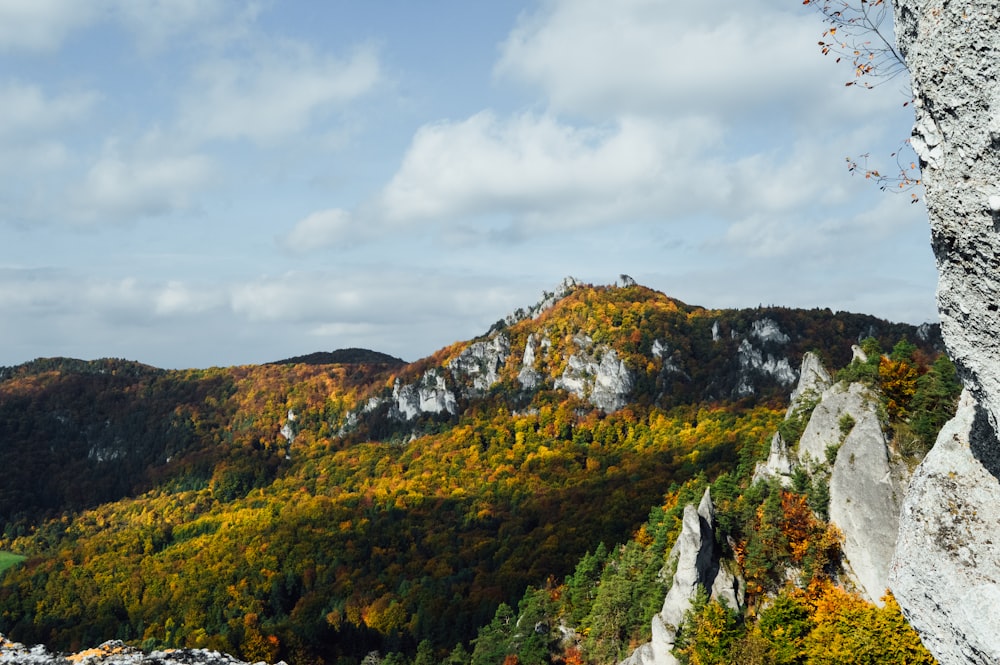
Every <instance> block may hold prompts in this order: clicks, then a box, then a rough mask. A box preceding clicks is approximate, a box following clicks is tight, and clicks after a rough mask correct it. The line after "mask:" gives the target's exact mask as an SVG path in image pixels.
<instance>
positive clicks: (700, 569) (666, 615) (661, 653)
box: [621, 490, 744, 665]
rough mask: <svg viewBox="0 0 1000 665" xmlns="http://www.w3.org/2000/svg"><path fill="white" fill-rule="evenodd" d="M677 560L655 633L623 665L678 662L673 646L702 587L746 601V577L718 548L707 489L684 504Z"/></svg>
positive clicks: (730, 601) (724, 598) (670, 560)
mask: <svg viewBox="0 0 1000 665" xmlns="http://www.w3.org/2000/svg"><path fill="white" fill-rule="evenodd" d="M674 564H676V572H675V573H674V576H673V580H672V583H671V585H670V590H669V591H668V592H667V597H666V598H665V599H664V600H663V608H662V609H661V610H660V611H659V613H657V614H656V615H654V616H653V622H652V623H653V626H652V628H653V637H652V640H651V641H650V642H647V643H646V644H643V645H642V646H640V647H638V648H637V649H636V650H635V651H633V652H632V655H630V656H629V657H628V658H627V659H625V660H624V661H622V663H621V665H677V663H678V660H677V659H676V658H675V657H674V655H673V653H671V650H672V649H673V647H674V640H675V639H676V637H677V629H678V627H679V626H680V625H681V624H682V623H683V621H684V614H685V613H686V612H687V611H688V610H689V609H690V608H691V602H692V600H693V599H694V597H695V594H697V593H698V588H699V587H702V588H704V589H705V591H706V592H708V593H709V595H710V597H711V598H714V599H717V600H719V601H720V602H723V603H725V604H726V605H728V606H729V607H731V608H734V609H737V608H740V607H742V605H743V600H744V599H743V581H742V580H741V579H739V578H738V577H735V576H734V575H733V574H732V573H731V572H730V571H729V569H728V568H726V566H725V562H723V561H721V560H720V559H719V558H718V556H717V555H716V551H715V507H714V506H713V505H712V496H711V494H710V493H709V490H705V494H704V495H703V496H702V499H701V503H699V504H698V507H697V508H695V507H694V505H693V504H688V505H687V506H685V507H684V520H683V523H682V526H681V533H680V536H678V537H677V542H676V543H675V544H674V547H673V549H672V550H670V554H669V555H668V557H667V566H668V567H669V566H671V565H674Z"/></svg>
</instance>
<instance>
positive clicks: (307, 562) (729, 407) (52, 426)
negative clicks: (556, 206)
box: [0, 282, 940, 664]
mask: <svg viewBox="0 0 1000 665" xmlns="http://www.w3.org/2000/svg"><path fill="white" fill-rule="evenodd" d="M446 333H447V331H443V333H442V334H443V335H445V334H446ZM868 337H873V338H876V339H877V345H881V348H882V349H884V350H886V351H888V350H889V349H892V348H893V347H894V345H895V344H897V343H898V342H899V341H900V340H901V339H906V340H909V342H910V343H912V345H913V347H914V350H913V354H914V355H915V356H916V357H918V358H920V360H919V362H918V363H917V364H918V365H919V366H920V367H926V366H927V365H928V364H929V363H930V362H931V361H932V360H933V359H934V358H935V357H936V356H937V354H938V353H939V350H940V330H939V328H938V327H937V326H928V325H925V326H920V327H916V326H910V325H906V324H894V323H890V322H887V321H883V320H881V319H878V318H876V317H872V316H868V315H860V314H850V313H844V312H836V313H835V312H831V311H830V310H825V309H824V310H820V309H815V310H798V309H787V308H780V307H760V308H752V309H743V310H708V309H705V308H702V307H697V306H692V305H687V304H685V303H682V302H679V301H677V300H674V299H671V298H669V297H667V296H666V295H664V294H662V293H659V292H657V291H654V290H652V289H648V288H645V287H642V286H640V285H637V284H634V283H631V282H629V283H626V284H625V285H624V286H594V285H588V284H579V283H576V282H572V283H568V284H567V285H565V288H563V289H562V290H561V291H560V292H558V293H556V294H546V296H545V297H544V298H543V300H542V302H540V303H538V304H537V305H535V306H532V307H529V308H526V309H523V310H519V311H518V312H516V313H515V314H514V315H512V316H510V317H507V318H506V319H504V320H501V321H500V322H498V323H497V325H495V326H494V327H493V328H492V329H491V330H489V331H487V332H486V333H485V334H484V335H483V336H481V337H479V338H476V339H474V340H468V341H464V342H457V343H455V344H452V345H450V346H448V347H446V348H443V349H441V350H439V351H438V352H436V353H434V354H432V355H431V356H429V357H427V358H423V359H420V360H418V361H416V362H413V363H405V362H403V361H402V360H400V359H399V358H393V357H392V356H388V355H386V354H382V353H378V352H375V351H370V350H365V349H343V350H339V351H333V352H319V353H314V354H309V355H305V356H300V357H296V358H289V359H287V360H282V361H278V362H276V363H269V364H265V365H255V366H240V367H228V368H220V367H215V368H210V369H203V370H184V371H176V370H159V369H155V368H150V367H146V366H143V365H139V364H137V363H130V362H126V361H118V360H102V361H92V362H84V361H75V360H71V359H47V360H39V361H34V362H32V363H28V364H26V365H22V366H18V367H12V368H0V467H2V468H3V469H4V479H3V482H2V483H0V551H10V552H14V553H16V554H18V555H22V556H25V557H27V558H26V560H25V561H24V563H22V564H20V565H19V566H16V567H14V568H12V569H9V570H7V571H5V572H4V574H3V576H2V577H0V633H3V634H6V635H8V636H10V637H12V638H13V639H15V640H17V641H22V642H25V643H35V642H46V643H47V644H48V645H49V646H50V647H52V648H57V649H61V650H67V649H73V648H76V645H80V644H98V643H100V642H102V641H103V640H105V639H109V638H115V637H117V638H120V639H123V640H126V641H128V642H129V643H131V644H134V645H143V646H145V647H147V648H161V647H182V646H187V647H205V648H212V649H218V650H220V651H228V652H235V653H241V654H242V655H243V656H244V657H245V658H246V659H247V660H251V661H255V660H268V661H274V660H277V659H278V658H284V659H286V660H288V661H289V662H316V663H334V662H340V663H344V664H347V663H354V664H356V663H358V662H360V661H361V659H362V658H364V657H365V656H366V654H369V653H371V652H373V651H379V652H381V653H383V654H385V653H388V652H406V653H410V654H412V653H415V652H416V650H417V646H418V644H420V643H421V642H423V641H427V643H428V644H430V645H431V647H432V648H433V650H434V652H435V653H436V654H437V655H438V656H442V655H443V652H445V651H446V650H449V649H451V648H452V647H453V646H454V645H455V644H456V643H459V642H461V643H462V644H465V645H470V644H471V643H470V640H471V639H472V638H474V637H475V636H476V633H477V630H478V628H479V627H480V626H483V625H485V624H487V623H489V622H490V618H491V617H493V616H494V613H495V612H496V611H497V609H498V607H500V606H501V605H500V604H501V603H516V601H517V599H518V598H520V597H521V596H522V594H523V593H524V592H525V589H526V588H527V587H528V586H529V585H534V586H535V587H536V588H541V587H544V586H545V585H547V584H550V583H552V584H554V583H555V582H556V581H557V580H558V579H560V578H561V577H562V576H564V575H567V574H568V573H570V572H572V570H573V568H574V566H575V565H576V563H577V562H578V561H579V560H580V557H581V556H583V555H584V554H585V553H587V552H588V551H590V552H594V551H595V548H597V547H598V545H599V544H601V543H604V544H605V545H607V546H609V547H610V546H612V545H614V544H615V543H624V542H627V541H629V540H630V539H631V538H632V537H633V536H634V535H635V534H636V530H637V529H640V527H642V526H643V524H644V522H645V521H646V520H647V519H649V517H650V514H651V509H654V508H657V509H659V508H658V507H662V506H664V505H666V504H664V495H665V494H666V493H668V492H673V493H674V494H673V499H671V500H670V501H671V502H672V503H670V506H674V507H677V506H678V505H679V506H680V507H679V508H678V511H679V510H682V509H683V503H682V502H681V503H680V504H678V503H677V502H678V497H677V495H676V491H677V488H679V487H681V486H684V487H691V488H694V487H695V486H696V485H697V486H698V487H702V488H703V486H704V484H705V483H706V482H712V481H713V480H714V479H717V478H719V477H721V476H727V474H728V476H727V477H729V478H730V479H731V480H730V484H731V485H734V486H733V487H731V488H730V492H731V493H736V492H737V489H738V488H737V487H736V486H735V483H737V482H739V483H744V482H745V481H746V480H748V479H749V476H750V474H751V473H752V471H753V468H754V464H755V462H756V461H759V460H761V459H762V458H763V457H766V456H767V451H768V445H769V441H770V439H771V436H772V434H773V433H774V431H775V429H776V428H777V427H778V424H779V423H780V422H781V420H782V419H783V417H784V414H785V410H786V408H787V405H788V396H789V392H790V391H791V389H792V387H793V386H794V385H795V383H796V381H797V379H798V374H799V367H800V365H801V362H802V357H803V354H804V353H806V352H807V351H815V352H817V353H818V354H819V355H820V356H822V358H823V359H824V361H825V362H826V364H827V365H828V366H829V367H831V368H838V367H843V366H844V365H846V364H847V363H848V362H850V359H851V356H852V353H851V346H852V345H854V344H857V343H858V342H859V341H860V340H861V339H863V338H868ZM699 483H700V484H699ZM672 488H673V489H672ZM740 489H743V488H742V486H741V487H740ZM692 491H693V490H692ZM685 500H686V499H685ZM721 500H722V496H721V495H720V501H721ZM720 505H725V504H724V503H722V504H720ZM748 506H749V507H748V508H747V515H751V516H752V515H755V514H756V513H755V512H754V511H755V510H756V507H755V505H751V504H748ZM671 510H673V509H672V508H671ZM678 511H675V512H677V515H680V513H679V512H678ZM671 515H673V513H671ZM670 519H671V520H672V519H673V517H671V518H670ZM672 525H673V522H668V523H667V522H665V523H664V525H663V526H662V528H660V527H657V529H658V530H654V531H649V533H654V535H655V538H653V539H652V541H650V542H653V541H655V543H656V547H657V548H661V549H664V548H666V546H667V545H668V544H669V543H668V540H669V538H672V537H673V536H671V535H670V534H673V533H674V532H675V530H674V529H673V526H672ZM668 527H669V528H668ZM649 533H647V534H646V535H645V536H642V538H643V539H644V542H645V541H646V540H650V539H649V537H648V536H649ZM656 534H659V535H656ZM640 535H641V534H640ZM649 546H651V545H649ZM661 546H662V547H661ZM662 554H664V552H660V553H659V554H658V555H657V556H659V558H660V559H659V560H657V561H655V562H654V563H655V567H653V568H650V570H652V571H653V573H652V575H653V577H654V578H655V576H656V573H657V571H659V569H660V568H661V567H662V564H663V561H662ZM650 565H651V566H652V564H650ZM609 588H610V587H609ZM630 602H631V601H630ZM644 621H645V620H644ZM535 623H536V622H532V624H530V625H534V624H535ZM640 623H642V622H640ZM504 625H506V624H504ZM552 625H555V624H552ZM645 625H649V624H648V621H646V622H645ZM595 634H596V627H595ZM626 642H627V640H626ZM482 644H485V642H483V643H482ZM463 648H464V647H463ZM387 660H388V659H387ZM502 660H503V658H502V657H501V658H499V659H497V660H496V661H495V662H501V661H502ZM543 661H544V662H548V661H547V660H545V659H543ZM543 661H531V662H543ZM429 662H434V661H429ZM455 662H463V663H466V662H468V659H465V660H461V659H459V660H456V661H455ZM490 662H494V661H490ZM522 662H524V663H527V662H529V661H527V660H524V661H522ZM607 662H611V661H610V660H608V661H607Z"/></svg>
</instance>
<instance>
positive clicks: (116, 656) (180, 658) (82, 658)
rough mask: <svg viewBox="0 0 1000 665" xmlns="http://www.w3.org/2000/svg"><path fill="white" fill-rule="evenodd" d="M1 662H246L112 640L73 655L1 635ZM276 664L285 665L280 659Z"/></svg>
mask: <svg viewBox="0 0 1000 665" xmlns="http://www.w3.org/2000/svg"><path fill="white" fill-rule="evenodd" d="M0 663H11V664H14V663H16V664H17V665H167V664H169V663H178V664H183V665H247V663H246V662H245V661H242V660H239V659H238V658H234V657H233V656H230V655H228V654H224V653H219V652H218V651H209V650H208V649H176V650H171V651H153V652H151V653H144V652H142V651H140V650H139V649H136V648H135V647H130V646H127V645H126V644H125V643H124V642H121V641H119V640H113V641H110V642H105V643H104V644H102V645H101V646H99V647H96V648H94V649H87V650H86V651H81V652H79V653H75V654H68V655H64V654H58V653H52V652H51V651H49V650H48V649H46V648H45V647H43V646H41V645H36V646H33V647H26V646H25V645H23V644H20V643H17V642H10V641H8V640H7V639H6V638H5V637H4V636H3V635H0ZM279 665H284V661H280V663H279Z"/></svg>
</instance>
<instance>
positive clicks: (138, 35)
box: [114, 0, 258, 53]
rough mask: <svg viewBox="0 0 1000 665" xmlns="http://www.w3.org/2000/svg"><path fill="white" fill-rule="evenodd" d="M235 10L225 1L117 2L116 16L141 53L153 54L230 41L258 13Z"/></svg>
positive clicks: (253, 9) (251, 8)
mask: <svg viewBox="0 0 1000 665" xmlns="http://www.w3.org/2000/svg"><path fill="white" fill-rule="evenodd" d="M233 8H234V7H233V3H227V2H225V1H224V0H143V2H139V3H137V2H134V1H133V0H116V2H115V6H114V12H115V16H116V18H117V19H118V21H119V22H120V23H121V24H122V25H123V26H124V27H125V28H126V30H128V31H129V32H130V33H131V34H132V35H133V37H134V38H135V43H136V46H137V47H138V48H139V49H140V51H143V52H145V53H150V52H155V51H158V50H160V49H162V48H163V47H165V46H171V47H174V48H176V46H177V42H178V41H181V42H187V41H190V40H198V41H202V42H209V41H214V42H216V44H218V43H220V42H226V41H229V39H228V38H227V34H226V33H230V35H239V34H241V33H243V32H245V29H246V27H245V26H246V24H247V23H249V22H250V21H252V20H253V19H254V18H255V17H256V13H257V10H258V8H257V5H256V3H249V5H248V6H247V7H246V8H245V9H244V11H243V12H242V13H241V12H233V11H232V10H233Z"/></svg>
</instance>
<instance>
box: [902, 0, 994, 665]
mask: <svg viewBox="0 0 1000 665" xmlns="http://www.w3.org/2000/svg"><path fill="white" fill-rule="evenodd" d="M894 6H895V19H896V39H897V43H898V46H899V50H900V52H901V53H902V55H903V57H904V59H905V61H906V64H907V66H908V69H909V73H910V79H911V83H912V86H913V108H914V110H915V116H916V117H915V124H914V129H913V137H912V140H911V144H912V145H913V148H914V150H915V151H916V153H917V155H918V157H919V158H920V168H921V178H922V181H923V184H924V188H925V194H924V200H925V202H926V204H927V210H928V216H929V219H930V226H931V245H932V248H933V250H934V255H935V258H936V260H937V268H938V278H939V281H938V294H937V297H938V311H939V314H940V318H941V328H942V334H943V337H944V341H945V344H946V346H947V348H948V354H949V356H951V358H952V360H953V361H954V362H955V364H956V366H957V367H958V370H959V374H960V376H961V378H962V382H963V383H964V385H965V387H966V389H967V390H968V391H969V395H970V396H971V398H972V399H971V400H969V399H967V400H966V401H965V402H964V403H963V407H962V410H961V413H960V414H959V416H958V417H957V418H956V420H955V421H954V422H952V423H951V424H949V425H948V426H946V428H945V430H944V431H943V432H942V434H941V436H939V438H938V442H937V444H936V445H935V449H934V450H933V451H932V452H931V453H930V454H929V455H928V457H927V459H926V460H925V461H924V463H923V464H921V466H920V467H919V468H918V470H917V471H916V473H915V475H914V478H913V480H912V482H911V486H910V491H909V493H908V495H907V498H906V507H907V508H906V510H905V511H904V514H903V518H902V525H901V536H900V539H899V547H898V550H897V553H896V559H895V563H894V565H893V574H892V588H893V591H894V592H895V594H896V597H897V599H898V600H899V603H900V605H901V606H902V608H903V612H904V613H905V614H906V616H907V617H908V618H909V619H910V620H911V621H912V622H913V624H914V626H915V627H916V628H917V630H918V631H919V632H920V634H921V638H922V639H923V640H924V642H925V644H926V645H927V646H928V648H929V649H930V650H931V652H932V653H934V655H935V656H936V657H937V658H938V660H939V661H940V662H942V663H944V664H945V665H948V664H950V663H986V662H997V661H1000V647H998V645H997V642H996V639H997V637H996V636H997V635H1000V614H998V613H997V612H996V609H995V608H996V600H997V595H998V590H1000V566H997V565H996V558H995V554H994V552H995V550H996V545H995V544H993V541H994V540H998V541H1000V529H997V524H996V522H995V521H993V518H992V517H990V516H991V515H993V513H992V509H991V510H990V511H988V512H986V513H979V512H978V511H979V509H980V508H986V507H988V506H990V505H992V506H995V505H996V500H995V499H993V500H992V501H989V500H986V499H987V498H988V497H990V496H994V497H995V496H996V494H995V492H996V485H997V477H998V475H1000V468H998V465H997V464H996V460H997V458H998V457H1000V450H998V445H997V443H996V442H997V438H996V436H995V433H996V432H997V424H998V422H1000V344H998V342H997V340H1000V306H998V302H1000V270H998V266H1000V233H998V231H1000V180H998V178H997V174H998V173H1000V149H998V148H1000V93H998V81H1000V58H998V57H997V55H996V54H997V52H998V51H1000V11H998V10H997V8H996V6H995V5H994V4H993V3H986V2H973V1H972V0H895V2H894ZM940 501H944V503H940ZM948 501H952V502H954V503H948ZM976 519H981V520H983V522H982V524H979V525H977V527H976V528H972V527H971V525H972V524H974V523H975V520H976ZM966 525H968V528H965V526H966ZM942 529H943V530H942ZM934 533H937V536H936V537H929V536H928V535H927V534H934ZM922 534H923V535H922ZM928 538H929V540H928ZM929 542H932V543H933V544H934V548H933V549H932V550H931V551H932V552H934V554H935V555H934V556H933V557H931V556H928V550H927V549H925V548H926V547H927V546H928V545H927V543H929ZM949 543H950V544H951V546H948V544H949ZM959 572H961V574H958V573H959ZM917 580H919V581H920V583H917ZM984 602H986V603H990V605H983V604H982V603H984ZM986 607H989V608H990V609H989V611H984V608H986ZM989 636H992V638H991V639H987V638H989Z"/></svg>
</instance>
